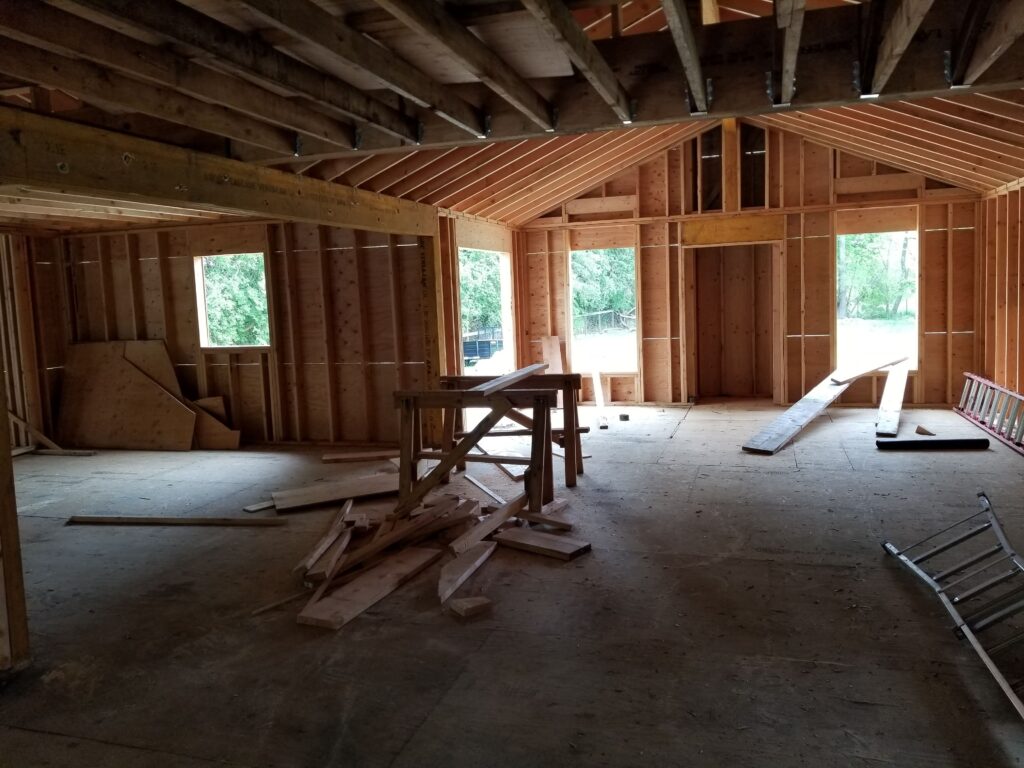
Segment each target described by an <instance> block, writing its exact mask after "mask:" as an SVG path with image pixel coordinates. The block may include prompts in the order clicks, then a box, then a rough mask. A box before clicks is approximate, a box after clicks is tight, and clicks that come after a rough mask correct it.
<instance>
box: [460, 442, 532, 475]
mask: <svg viewBox="0 0 1024 768" xmlns="http://www.w3.org/2000/svg"><path fill="white" fill-rule="evenodd" d="M476 448H477V450H479V451H480V453H481V454H482V455H480V456H474V455H473V454H471V453H470V454H467V455H466V457H465V459H466V461H479V462H482V463H484V464H494V465H496V466H497V467H498V469H499V470H500V471H501V473H502V474H503V475H505V476H506V477H507V478H508V479H509V480H514V481H516V482H517V483H518V482H519V481H520V480H522V479H524V478H525V477H526V466H528V465H529V463H530V459H529V458H527V457H526V456H523V455H522V454H521V453H517V452H516V451H508V452H507V453H506V454H505V455H498V454H493V453H491V452H490V451H488V450H487V449H486V448H484V447H483V446H482V445H477V446H476ZM509 464H512V465H513V466H518V467H522V468H521V469H510V468H509V466H508V465H509Z"/></svg>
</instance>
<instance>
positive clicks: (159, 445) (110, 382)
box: [59, 343, 196, 451]
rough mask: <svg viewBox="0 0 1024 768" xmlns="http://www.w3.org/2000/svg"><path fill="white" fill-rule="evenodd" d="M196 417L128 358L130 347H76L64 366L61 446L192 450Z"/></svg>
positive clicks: (80, 345) (71, 348) (81, 345)
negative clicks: (125, 353) (126, 348)
mask: <svg viewBox="0 0 1024 768" xmlns="http://www.w3.org/2000/svg"><path fill="white" fill-rule="evenodd" d="M195 421H196V416H195V414H194V413H193V412H192V411H191V410H190V409H189V408H188V407H187V406H185V405H184V404H183V403H181V402H179V401H178V400H177V399H176V398H175V397H174V396H173V395H172V394H171V393H169V392H167V390H165V389H164V388H163V387H161V386H160V385H159V384H158V383H156V382H155V381H154V380H153V379H151V378H149V377H148V376H146V375H145V374H144V373H143V372H142V371H140V370H139V369H138V368H136V367H135V366H134V365H132V364H131V363H130V362H128V360H126V359H125V358H124V344H123V343H120V344H75V345H72V346H71V347H69V348H68V354H67V358H66V360H65V365H64V382H63V385H62V397H61V410H60V425H59V426H60V428H59V434H60V442H61V443H62V444H65V445H69V446H79V447H87V448H122V449H134V450H165V451H187V450H189V449H190V448H191V447H192V435H193V432H194V431H195Z"/></svg>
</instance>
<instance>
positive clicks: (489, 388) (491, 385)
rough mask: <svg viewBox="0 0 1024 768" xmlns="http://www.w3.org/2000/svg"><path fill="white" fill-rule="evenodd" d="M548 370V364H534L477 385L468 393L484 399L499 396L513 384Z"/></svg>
mask: <svg viewBox="0 0 1024 768" xmlns="http://www.w3.org/2000/svg"><path fill="white" fill-rule="evenodd" d="M547 368H548V364H547V363H534V364H533V365H528V366H526V367H525V368H520V369H519V370H517V371H512V373H506V374H505V375H504V376H498V377H497V378H494V379H491V380H490V381H487V382H484V383H482V384H477V385H476V386H475V387H470V389H469V390H468V391H469V392H473V393H475V394H479V395H481V396H483V397H490V396H491V395H494V394H497V393H498V392H500V391H501V390H503V389H505V388H507V387H511V386H512V385H513V384H516V383H518V382H520V381H522V380H523V379H528V378H530V377H531V376H533V375H535V374H538V373H542V372H543V371H546V370H547Z"/></svg>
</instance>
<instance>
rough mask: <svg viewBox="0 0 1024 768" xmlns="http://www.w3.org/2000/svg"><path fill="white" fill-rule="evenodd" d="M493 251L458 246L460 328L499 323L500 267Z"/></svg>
mask: <svg viewBox="0 0 1024 768" xmlns="http://www.w3.org/2000/svg"><path fill="white" fill-rule="evenodd" d="M499 258H500V257H499V254H498V253H497V252H496V251H478V250H475V249H473V248H459V301H460V303H461V309H462V332H463V333H475V332H476V331H483V330H486V329H489V328H498V327H500V326H501V270H500V269H499V264H498V259H499Z"/></svg>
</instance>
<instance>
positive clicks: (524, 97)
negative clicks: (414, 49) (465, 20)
mask: <svg viewBox="0 0 1024 768" xmlns="http://www.w3.org/2000/svg"><path fill="white" fill-rule="evenodd" d="M377 4H378V5H380V6H382V7H383V8H385V9H386V10H388V11H389V12H390V13H391V14H393V15H394V16H395V17H396V18H398V19H399V20H400V21H401V22H402V23H403V24H405V25H406V26H408V27H410V28H411V29H414V30H416V31H417V32H419V33H420V34H421V35H425V36H426V37H429V38H430V39H431V40H434V41H435V42H437V43H438V44H439V45H441V46H443V47H444V48H445V49H446V50H448V51H449V52H450V53H451V54H452V56H454V57H455V58H456V59H457V60H458V62H459V63H460V64H461V65H462V66H463V67H465V68H466V69H467V70H469V71H470V72H471V73H472V74H473V75H475V76H476V77H477V78H479V79H480V81H481V82H482V83H484V85H486V86H487V87H488V88H490V89H491V90H492V91H494V92H495V93H497V94H498V95H499V96H501V97H502V98H503V99H505V101H507V102H508V103H509V104H511V105H512V106H513V107H515V108H516V109H517V110H519V111H520V112H522V113H523V114H524V115H526V117H528V118H529V119H530V120H531V121H532V122H533V123H535V124H536V125H538V126H540V128H542V129H543V130H545V131H550V130H554V127H555V121H554V118H553V114H552V109H551V105H550V104H549V103H548V102H547V100H545V99H544V97H542V96H541V95H540V94H539V93H537V91H536V90H534V88H533V86H532V85H530V84H529V83H527V82H526V80H524V79H523V78H522V77H520V76H519V74H518V73H516V71H515V70H514V69H512V67H510V66H509V65H508V64H506V63H505V62H504V61H502V60H501V59H500V58H499V57H498V56H497V54H495V53H494V51H492V50H491V49H490V48H488V47H487V45H486V44H485V43H484V42H483V41H482V40H480V38H478V37H477V36H476V35H474V34H473V33H472V32H470V31H469V30H468V29H467V28H466V27H464V26H463V25H462V24H461V23H459V21H457V20H456V19H455V18H454V17H453V16H452V15H451V14H450V13H448V11H447V10H445V8H444V6H442V5H440V4H439V3H434V2H422V0H377Z"/></svg>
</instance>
